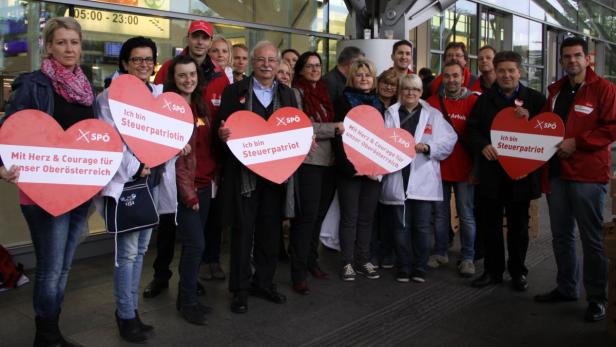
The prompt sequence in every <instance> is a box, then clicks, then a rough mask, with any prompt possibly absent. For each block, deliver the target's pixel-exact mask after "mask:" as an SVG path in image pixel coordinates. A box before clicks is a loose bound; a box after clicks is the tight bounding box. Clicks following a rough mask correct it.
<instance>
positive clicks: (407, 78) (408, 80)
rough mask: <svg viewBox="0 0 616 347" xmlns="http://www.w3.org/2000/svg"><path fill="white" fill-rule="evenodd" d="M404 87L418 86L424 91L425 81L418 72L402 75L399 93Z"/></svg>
mask: <svg viewBox="0 0 616 347" xmlns="http://www.w3.org/2000/svg"><path fill="white" fill-rule="evenodd" d="M402 88H417V89H419V90H422V91H423V82H422V81H421V77H419V76H417V75H416V74H412V75H404V76H402V77H400V82H399V83H398V94H400V92H401V91H402Z"/></svg>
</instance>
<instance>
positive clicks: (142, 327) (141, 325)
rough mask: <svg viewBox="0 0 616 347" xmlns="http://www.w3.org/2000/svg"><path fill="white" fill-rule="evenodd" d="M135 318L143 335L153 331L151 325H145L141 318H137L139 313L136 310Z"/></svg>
mask: <svg viewBox="0 0 616 347" xmlns="http://www.w3.org/2000/svg"><path fill="white" fill-rule="evenodd" d="M135 318H137V322H139V327H140V328H141V331H143V332H144V333H148V332H150V331H152V330H154V327H153V326H152V325H149V324H145V323H143V322H142V321H141V317H139V312H138V311H137V310H135Z"/></svg>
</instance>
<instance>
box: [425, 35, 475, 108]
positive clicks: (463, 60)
mask: <svg viewBox="0 0 616 347" xmlns="http://www.w3.org/2000/svg"><path fill="white" fill-rule="evenodd" d="M450 61H457V62H458V63H460V65H462V66H463V67H464V87H466V88H468V89H469V90H471V91H478V92H481V88H480V86H479V85H476V83H475V81H476V80H477V78H478V77H477V76H476V75H473V74H471V72H470V70H469V69H468V67H467V66H466V65H467V63H468V52H467V51H466V45H465V44H464V43H463V42H450V43H449V44H447V47H445V54H444V55H443V64H447V63H449V62H450ZM443 89H444V86H443V74H440V75H438V76H437V77H436V78H435V79H434V81H432V83H431V84H430V87H429V88H428V91H427V93H424V94H426V95H425V98H426V99H427V98H429V97H430V96H431V95H434V94H436V93H437V92H442V91H443Z"/></svg>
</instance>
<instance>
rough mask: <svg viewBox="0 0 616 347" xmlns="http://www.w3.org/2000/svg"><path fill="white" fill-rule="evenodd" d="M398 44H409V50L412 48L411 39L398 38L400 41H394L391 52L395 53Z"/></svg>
mask: <svg viewBox="0 0 616 347" xmlns="http://www.w3.org/2000/svg"><path fill="white" fill-rule="evenodd" d="M400 46H409V47H411V51H412V50H413V44H412V43H411V41H409V40H400V41H398V42H396V43H394V47H393V48H392V49H391V54H396V50H397V49H398V47H400Z"/></svg>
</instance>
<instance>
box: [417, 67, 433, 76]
mask: <svg viewBox="0 0 616 347" xmlns="http://www.w3.org/2000/svg"><path fill="white" fill-rule="evenodd" d="M417 74H418V75H419V77H422V78H425V77H428V76H432V70H430V69H429V68H427V67H422V68H421V69H419V72H418V73H417Z"/></svg>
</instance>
